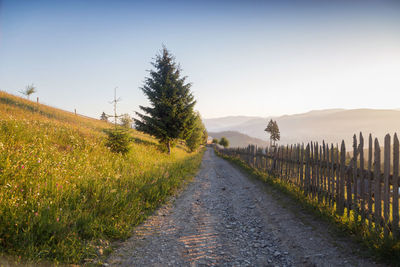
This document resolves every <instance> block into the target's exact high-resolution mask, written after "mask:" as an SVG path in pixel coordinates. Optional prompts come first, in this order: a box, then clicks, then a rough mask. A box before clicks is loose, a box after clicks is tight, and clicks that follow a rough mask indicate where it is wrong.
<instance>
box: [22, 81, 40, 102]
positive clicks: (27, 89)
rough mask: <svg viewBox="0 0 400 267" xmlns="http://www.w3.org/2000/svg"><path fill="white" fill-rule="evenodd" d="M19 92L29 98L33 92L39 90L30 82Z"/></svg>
mask: <svg viewBox="0 0 400 267" xmlns="http://www.w3.org/2000/svg"><path fill="white" fill-rule="evenodd" d="M19 92H20V93H21V94H23V95H25V96H26V98H28V99H29V97H30V96H31V94H34V93H36V92H37V91H36V87H35V86H33V84H30V85H27V86H26V87H25V89H24V90H22V91H19Z"/></svg>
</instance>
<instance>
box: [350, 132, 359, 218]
mask: <svg viewBox="0 0 400 267" xmlns="http://www.w3.org/2000/svg"><path fill="white" fill-rule="evenodd" d="M357 158H358V152H357V136H356V135H354V136H353V188H354V190H353V191H354V198H353V205H351V203H350V205H349V207H350V209H352V210H353V211H354V213H353V214H354V221H355V222H357V221H358V206H357V204H358V202H357V199H358V198H357V193H358V190H357V186H358V183H357ZM351 194H352V191H351V180H350V200H351V196H352V195H351Z"/></svg>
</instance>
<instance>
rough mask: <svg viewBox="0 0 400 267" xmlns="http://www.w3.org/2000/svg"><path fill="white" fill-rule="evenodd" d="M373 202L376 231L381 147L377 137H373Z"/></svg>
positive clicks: (378, 225)
mask: <svg viewBox="0 0 400 267" xmlns="http://www.w3.org/2000/svg"><path fill="white" fill-rule="evenodd" d="M374 180H375V188H374V202H375V230H376V231H378V229H379V227H380V225H381V218H382V211H381V210H382V209H381V208H382V203H381V148H380V147H379V142H378V139H377V138H375V162H374Z"/></svg>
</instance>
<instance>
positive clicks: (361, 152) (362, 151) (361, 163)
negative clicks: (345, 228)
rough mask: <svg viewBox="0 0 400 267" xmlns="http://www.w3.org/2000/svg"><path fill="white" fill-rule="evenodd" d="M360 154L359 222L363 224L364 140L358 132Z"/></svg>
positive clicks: (364, 196)
mask: <svg viewBox="0 0 400 267" xmlns="http://www.w3.org/2000/svg"><path fill="white" fill-rule="evenodd" d="M358 151H359V153H360V197H361V222H362V223H365V198H366V195H365V191H366V190H365V174H364V138H363V136H362V133H361V132H360V144H359V145H358Z"/></svg>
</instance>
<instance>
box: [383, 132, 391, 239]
mask: <svg viewBox="0 0 400 267" xmlns="http://www.w3.org/2000/svg"><path fill="white" fill-rule="evenodd" d="M384 149H385V150H384V157H383V161H384V162H383V164H384V165H383V171H384V175H383V183H384V184H383V216H384V218H385V227H384V235H385V237H387V236H388V235H389V227H388V223H389V214H390V210H389V207H390V206H389V205H390V204H389V201H390V195H389V194H390V191H389V190H390V188H389V175H390V135H389V134H387V135H386V136H385V147H384Z"/></svg>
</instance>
